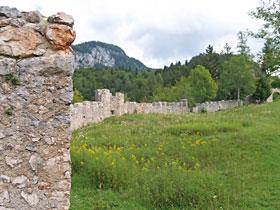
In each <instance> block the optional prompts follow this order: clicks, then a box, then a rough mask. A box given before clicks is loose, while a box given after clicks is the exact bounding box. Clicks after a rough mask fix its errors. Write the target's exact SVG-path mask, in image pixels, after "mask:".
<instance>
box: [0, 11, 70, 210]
mask: <svg viewBox="0 0 280 210" xmlns="http://www.w3.org/2000/svg"><path fill="white" fill-rule="evenodd" d="M73 24H74V21H73V18H72V17H71V16H70V15H66V14H65V13H57V14H56V15H53V16H50V17H48V18H47V17H44V16H42V15H41V14H40V13H39V12H38V11H33V12H19V11H18V10H17V9H15V8H9V7H0V210H18V209H21V210H30V209H57V210H60V209H68V208H69V206H70V200H69V196H70V186H71V180H70V173H71V170H70V153H69V147H70V138H71V131H70V129H69V127H70V111H69V105H70V103H71V100H72V95H73V94H72V74H73V68H74V59H73V55H72V49H71V47H70V45H71V43H72V42H73V41H74V39H75V32H73V30H72V26H73Z"/></svg>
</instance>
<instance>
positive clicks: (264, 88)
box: [253, 77, 271, 102]
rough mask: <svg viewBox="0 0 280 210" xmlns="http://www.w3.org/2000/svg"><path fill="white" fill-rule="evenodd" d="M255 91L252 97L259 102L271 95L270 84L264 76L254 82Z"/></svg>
mask: <svg viewBox="0 0 280 210" xmlns="http://www.w3.org/2000/svg"><path fill="white" fill-rule="evenodd" d="M256 86H257V88H256V91H255V93H254V94H253V97H254V98H255V99H257V100H260V101H261V102H263V101H266V99H267V98H268V97H269V96H270V95H271V85H270V82H269V80H268V79H267V78H266V77H260V78H258V80H257V82H256Z"/></svg>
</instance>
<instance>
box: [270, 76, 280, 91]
mask: <svg viewBox="0 0 280 210" xmlns="http://www.w3.org/2000/svg"><path fill="white" fill-rule="evenodd" d="M272 79H273V81H272V83H271V87H272V88H280V78H279V77H278V76H275V77H272Z"/></svg>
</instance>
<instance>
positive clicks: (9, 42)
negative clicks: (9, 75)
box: [0, 27, 46, 58]
mask: <svg viewBox="0 0 280 210" xmlns="http://www.w3.org/2000/svg"><path fill="white" fill-rule="evenodd" d="M44 42H46V39H45V38H44V37H43V36H42V35H40V33H38V32H36V31H35V30H33V29H29V28H24V27H23V28H13V29H11V30H7V31H4V32H2V33H0V54H2V55H7V56H11V57H20V58H23V57H28V56H30V55H32V54H33V52H34V50H35V48H36V47H37V46H38V45H40V44H42V43H44Z"/></svg>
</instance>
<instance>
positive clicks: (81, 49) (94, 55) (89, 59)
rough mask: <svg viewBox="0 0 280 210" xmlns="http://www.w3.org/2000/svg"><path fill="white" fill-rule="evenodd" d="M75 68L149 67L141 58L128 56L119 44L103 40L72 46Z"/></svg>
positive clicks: (140, 68)
mask: <svg viewBox="0 0 280 210" xmlns="http://www.w3.org/2000/svg"><path fill="white" fill-rule="evenodd" d="M72 48H73V50H74V56H75V68H86V67H91V66H92V67H115V68H124V69H131V70H135V69H138V70H144V69H148V67H146V66H145V65H144V64H143V63H141V62H140V61H139V60H137V59H134V58H130V57H128V56H127V55H126V54H125V52H124V51H123V50H122V49H121V48H120V47H118V46H115V45H112V44H107V43H103V42H96V41H90V42H85V43H82V44H78V45H73V46H72Z"/></svg>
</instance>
